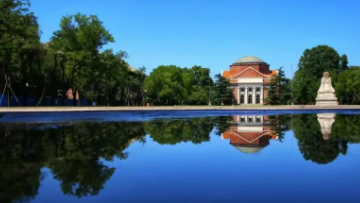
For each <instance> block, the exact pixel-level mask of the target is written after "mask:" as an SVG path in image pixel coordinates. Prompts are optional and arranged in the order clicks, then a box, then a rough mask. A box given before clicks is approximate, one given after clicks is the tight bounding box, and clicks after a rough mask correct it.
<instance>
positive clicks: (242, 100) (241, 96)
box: [240, 95, 245, 104]
mask: <svg viewBox="0 0 360 203" xmlns="http://www.w3.org/2000/svg"><path fill="white" fill-rule="evenodd" d="M244 101H245V100H244V95H240V104H243V103H244Z"/></svg>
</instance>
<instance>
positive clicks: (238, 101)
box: [237, 87, 241, 104]
mask: <svg viewBox="0 0 360 203" xmlns="http://www.w3.org/2000/svg"><path fill="white" fill-rule="evenodd" d="M237 92H238V96H237V103H238V104H240V94H241V92H240V87H237Z"/></svg>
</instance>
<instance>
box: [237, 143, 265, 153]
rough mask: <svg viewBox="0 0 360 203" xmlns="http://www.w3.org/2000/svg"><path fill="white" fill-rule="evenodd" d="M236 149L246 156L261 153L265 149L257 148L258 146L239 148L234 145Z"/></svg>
mask: <svg viewBox="0 0 360 203" xmlns="http://www.w3.org/2000/svg"><path fill="white" fill-rule="evenodd" d="M234 147H235V148H236V149H237V150H239V151H240V152H243V153H246V154H255V153H258V152H260V151H261V150H262V149H264V147H257V146H251V147H247V146H246V147H245V146H237V145H234Z"/></svg>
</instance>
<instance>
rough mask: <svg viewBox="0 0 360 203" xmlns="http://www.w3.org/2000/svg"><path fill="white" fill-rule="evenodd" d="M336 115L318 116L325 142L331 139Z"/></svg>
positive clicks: (324, 114)
mask: <svg viewBox="0 0 360 203" xmlns="http://www.w3.org/2000/svg"><path fill="white" fill-rule="evenodd" d="M335 116H336V115H335V114H334V113H320V114H317V120H318V121H319V123H320V128H321V133H322V134H323V138H324V139H325V140H328V139H329V135H330V134H331V128H332V125H333V124H334V122H335Z"/></svg>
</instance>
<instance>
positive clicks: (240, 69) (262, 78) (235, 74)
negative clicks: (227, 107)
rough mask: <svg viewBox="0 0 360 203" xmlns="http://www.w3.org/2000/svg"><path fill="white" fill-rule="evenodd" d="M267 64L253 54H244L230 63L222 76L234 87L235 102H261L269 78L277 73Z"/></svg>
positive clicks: (265, 94)
mask: <svg viewBox="0 0 360 203" xmlns="http://www.w3.org/2000/svg"><path fill="white" fill-rule="evenodd" d="M269 66H270V65H269V64H267V63H265V62H264V61H263V60H261V59H259V58H257V57H255V56H245V57H243V58H240V59H239V60H237V61H236V62H235V63H233V64H231V65H230V71H223V76H224V77H225V78H227V79H229V81H230V85H231V87H232V88H233V89H234V98H235V101H236V104H263V103H264V99H265V98H266V97H267V91H268V86H269V83H270V81H271V78H272V77H273V76H275V75H276V74H277V72H276V71H272V70H270V69H269Z"/></svg>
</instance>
